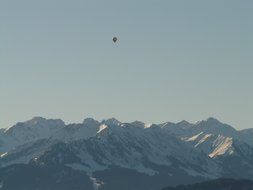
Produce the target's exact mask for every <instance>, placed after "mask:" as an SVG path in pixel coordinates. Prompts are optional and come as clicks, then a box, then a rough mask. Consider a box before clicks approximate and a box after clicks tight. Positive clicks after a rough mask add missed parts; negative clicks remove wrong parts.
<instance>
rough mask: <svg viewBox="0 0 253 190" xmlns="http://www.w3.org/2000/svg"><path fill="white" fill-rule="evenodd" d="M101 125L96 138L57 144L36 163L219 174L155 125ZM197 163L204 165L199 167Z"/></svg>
mask: <svg viewBox="0 0 253 190" xmlns="http://www.w3.org/2000/svg"><path fill="white" fill-rule="evenodd" d="M110 124H112V123H110ZM101 126H102V127H101V128H100V131H99V132H98V134H97V135H96V136H95V137H91V138H90V139H84V140H79V141H73V142H72V143H68V144H62V143H60V144H56V145H55V146H54V147H53V148H52V149H50V150H49V151H47V152H46V153H45V154H43V155H42V156H41V157H39V158H38V159H37V160H36V162H37V163H40V164H41V163H52V162H53V163H54V164H64V165H66V166H69V167H71V168H73V169H78V170H84V171H86V172H91V173H92V172H95V171H100V170H106V169H108V168H110V167H111V166H117V167H121V168H127V169H132V170H135V171H138V172H140V173H145V174H147V175H150V176H153V175H155V174H157V173H159V171H160V170H161V168H160V167H162V166H163V167H164V169H163V170H167V171H168V173H169V172H172V171H173V170H175V169H177V170H179V171H180V170H181V172H183V173H185V174H187V175H190V176H191V175H193V176H209V177H211V176H212V177H215V176H217V175H219V168H218V166H217V165H216V163H215V162H213V161H212V160H211V159H209V158H208V157H206V156H205V155H203V154H200V153H199V152H198V151H196V150H194V149H193V148H191V147H190V146H188V145H187V144H186V143H184V142H182V141H180V140H179V139H177V138H175V137H173V136H171V135H170V134H168V133H163V132H162V130H161V128H160V127H158V126H156V127H155V126H154V127H152V128H145V129H143V128H139V127H137V128H136V127H134V126H133V125H129V124H122V125H121V126H120V127H117V128H115V125H114V124H113V125H112V126H110V125H105V124H102V125H101ZM59 146H60V147H61V148H59ZM59 155H60V156H59ZM199 163H202V164H203V165H202V166H199ZM172 173H173V172H172Z"/></svg>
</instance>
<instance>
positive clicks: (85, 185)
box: [0, 117, 253, 190]
mask: <svg viewBox="0 0 253 190" xmlns="http://www.w3.org/2000/svg"><path fill="white" fill-rule="evenodd" d="M217 178H234V179H242V178H244V179H253V129H246V130H241V131H238V130H236V129H234V128H233V127H232V126H230V125H227V124H224V123H222V122H220V121H218V120H217V119H214V118H208V119H207V120H203V121H199V122H196V123H189V122H187V121H181V122H179V123H172V122H166V123H162V124H145V123H143V122H140V121H135V122H131V123H123V122H120V121H118V120H117V119H114V118H112V119H107V120H103V121H97V120H94V119H92V118H87V119H85V120H84V121H83V122H82V123H79V124H68V125H67V124H65V123H64V122H63V121H62V120H60V119H45V118H41V117H35V118H33V119H31V120H29V121H26V122H19V123H17V124H16V125H14V126H12V127H10V128H6V129H1V130H0V189H1V190H17V189H18V190H23V189H24V190H34V189H36V190H51V189H52V190H53V189H54V190H70V189H75V190H79V189H82V190H84V189H86V190H92V189H95V190H97V189H101V190H116V189H121V190H160V189H162V188H163V187H166V186H176V185H182V184H189V183H195V182H201V181H206V180H212V179H217Z"/></svg>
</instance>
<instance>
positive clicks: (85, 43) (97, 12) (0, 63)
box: [0, 0, 253, 129]
mask: <svg viewBox="0 0 253 190" xmlns="http://www.w3.org/2000/svg"><path fill="white" fill-rule="evenodd" d="M252 10H253V1H252V0H191V1H189V0H184V1H182V0H124V1H123V0H43V1H42V0H40V1H39V0H22V1H21V0H1V2H0V127H9V126H11V125H13V124H14V123H16V122H17V121H24V120H27V119H30V118H32V117H33V116H43V117H47V118H62V119H63V120H64V121H66V122H67V123H68V122H81V121H82V120H83V119H84V118H85V117H95V118H97V119H103V118H109V117H116V118H118V119H119V120H122V121H133V120H137V119H138V120H142V121H145V122H154V123H160V122H164V121H180V120H182V119H185V120H189V121H196V120H201V119H206V118H207V117H209V116H213V117H216V118H218V119H220V120H222V121H224V122H227V123H229V124H231V125H233V126H235V127H236V128H238V129H242V128H249V127H253V117H252V114H253V84H252V83H253V52H252V51H253V22H252V20H253V11H252ZM114 35H116V36H118V37H119V42H118V43H117V44H113V43H112V41H111V38H112V37H113V36H114Z"/></svg>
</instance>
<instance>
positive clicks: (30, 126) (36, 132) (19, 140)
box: [0, 117, 65, 153]
mask: <svg viewBox="0 0 253 190" xmlns="http://www.w3.org/2000/svg"><path fill="white" fill-rule="evenodd" d="M64 127H65V124H64V122H63V121H62V120H59V119H44V118H41V117H34V118H33V119H31V120H29V121H26V122H19V123H17V124H16V125H14V126H13V127H11V128H8V129H5V130H4V132H3V133H2V134H1V136H0V137H1V140H0V141H1V142H0V143H1V144H0V153H1V152H7V151H10V150H11V149H13V148H15V147H17V146H21V145H24V144H26V143H30V142H34V141H37V140H39V139H44V138H49V137H50V136H51V135H52V134H53V133H55V132H56V131H58V130H60V129H62V128H64Z"/></svg>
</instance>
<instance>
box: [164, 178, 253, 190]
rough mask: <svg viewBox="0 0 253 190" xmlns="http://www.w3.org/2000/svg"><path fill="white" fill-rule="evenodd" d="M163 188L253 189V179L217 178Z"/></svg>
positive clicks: (172, 189)
mask: <svg viewBox="0 0 253 190" xmlns="http://www.w3.org/2000/svg"><path fill="white" fill-rule="evenodd" d="M162 190H253V181H250V180H235V179H217V180H212V181H207V182H202V183H196V184H193V185H182V186H178V187H167V188H164V189H162Z"/></svg>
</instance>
